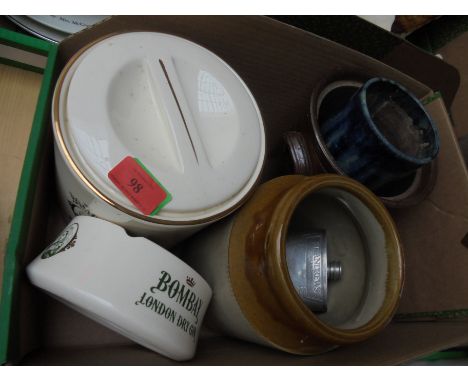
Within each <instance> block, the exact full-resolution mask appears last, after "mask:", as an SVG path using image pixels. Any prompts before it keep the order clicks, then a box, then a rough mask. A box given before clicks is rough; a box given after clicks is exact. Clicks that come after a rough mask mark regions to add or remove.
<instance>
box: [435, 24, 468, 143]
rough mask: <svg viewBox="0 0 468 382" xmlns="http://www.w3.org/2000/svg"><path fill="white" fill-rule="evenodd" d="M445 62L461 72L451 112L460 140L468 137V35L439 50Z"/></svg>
mask: <svg viewBox="0 0 468 382" xmlns="http://www.w3.org/2000/svg"><path fill="white" fill-rule="evenodd" d="M439 53H441V54H442V56H443V57H444V60H446V61H447V62H449V63H450V64H452V65H453V66H455V67H456V68H457V69H458V70H459V72H460V77H461V79H460V87H459V89H458V92H457V96H456V98H455V100H454V101H453V104H452V107H451V111H452V117H453V119H454V123H455V126H454V129H455V134H456V136H457V137H458V138H461V137H463V136H466V135H468V113H467V107H466V105H467V104H468V66H467V65H466V62H467V58H468V33H463V34H461V35H460V36H458V37H457V38H455V39H454V40H453V41H450V42H449V43H448V44H447V45H446V46H444V47H443V48H442V49H440V50H439Z"/></svg>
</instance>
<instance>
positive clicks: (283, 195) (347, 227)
mask: <svg viewBox="0 0 468 382" xmlns="http://www.w3.org/2000/svg"><path fill="white" fill-rule="evenodd" d="M296 227H301V229H304V228H305V229H307V228H311V229H321V230H325V231H326V232H327V240H328V256H329V259H330V260H338V261H340V262H341V264H342V266H343V275H342V279H341V280H340V281H339V282H336V283H333V284H332V285H330V286H329V292H328V310H327V312H325V313H314V312H312V311H311V310H309V308H308V307H307V306H306V305H305V303H304V302H303V301H302V300H301V298H300V296H299V294H298V293H297V292H296V290H295V288H294V286H293V284H292V281H291V277H290V275H289V271H288V265H287V262H286V245H285V243H286V240H287V237H288V234H289V233H290V232H291V231H292V230H294V229H295V228H296ZM183 259H184V260H185V261H187V262H188V263H189V264H190V265H191V266H192V267H194V268H195V269H196V270H197V271H198V272H199V273H200V274H201V275H202V276H203V277H204V278H205V279H206V280H207V281H208V283H209V284H210V285H211V287H212V288H213V291H214V296H213V299H212V302H211V305H210V307H209V309H208V313H207V314H208V316H207V322H208V323H209V324H210V326H211V327H212V328H214V329H218V330H219V331H221V332H222V333H224V334H227V335H231V336H234V337H237V338H241V339H244V340H247V341H250V342H254V343H258V344H261V345H266V346H270V347H274V348H277V349H280V350H283V351H286V352H289V353H294V354H303V355H312V354H317V353H321V352H325V351H328V350H330V349H333V348H335V347H336V346H339V345H345V344H351V343H355V342H359V341H363V340H365V339H366V338H369V337H371V336H373V335H375V334H377V333H378V332H379V331H381V330H382V329H383V328H384V327H385V326H386V325H387V324H388V323H389V321H390V320H391V318H392V316H393V314H394V312H395V310H396V308H397V304H398V301H399V299H400V295H401V289H402V284H403V255H402V248H401V243H400V240H399V237H398V233H397V230H396V227H395V224H394V222H393V220H392V218H391V217H390V215H389V213H388V212H387V210H386V208H385V207H384V205H383V204H382V202H381V201H380V200H379V198H377V197H376V196H375V195H374V194H373V193H372V192H371V191H369V190H368V189H367V188H365V187H364V186H362V185H361V184H359V183H358V182H356V181H353V180H352V179H350V178H347V177H344V176H339V175H331V174H325V175H317V176H312V177H306V176H301V175H291V176H283V177H279V178H276V179H273V180H271V181H269V182H267V183H265V184H263V185H262V186H260V188H259V189H258V190H257V191H256V192H255V193H254V195H253V197H252V198H251V199H250V200H249V201H248V202H247V203H246V205H245V206H244V207H243V208H241V210H240V211H239V212H238V213H236V214H235V215H234V216H231V217H229V218H228V219H225V220H224V221H222V222H220V223H218V224H215V225H214V226H212V227H210V228H208V229H207V230H205V231H203V232H201V233H200V234H198V235H197V236H196V237H195V238H193V239H192V240H191V241H190V242H189V243H188V245H187V247H186V256H185V257H183Z"/></svg>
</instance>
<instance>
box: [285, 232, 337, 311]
mask: <svg viewBox="0 0 468 382" xmlns="http://www.w3.org/2000/svg"><path fill="white" fill-rule="evenodd" d="M286 261H287V264H288V271H289V276H290V277H291V281H292V283H293V285H294V288H295V289H296V291H297V293H298V294H299V296H300V297H301V299H302V301H303V302H304V303H305V304H306V305H307V307H308V308H309V309H310V310H312V311H314V312H326V311H327V294H328V290H327V289H328V281H338V280H340V279H341V274H342V268H341V262H339V261H330V262H329V263H328V262H327V237H326V232H325V231H324V230H315V231H313V232H290V233H289V234H288V238H287V240H286Z"/></svg>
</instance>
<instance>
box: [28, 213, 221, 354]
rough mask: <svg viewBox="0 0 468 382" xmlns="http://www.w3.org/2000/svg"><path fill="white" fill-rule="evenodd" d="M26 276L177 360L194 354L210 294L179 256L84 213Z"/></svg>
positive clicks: (103, 321) (40, 257) (40, 286)
mask: <svg viewBox="0 0 468 382" xmlns="http://www.w3.org/2000/svg"><path fill="white" fill-rule="evenodd" d="M27 274H28V276H29V278H30V280H31V282H32V283H33V284H34V285H36V286H38V287H39V288H41V289H43V290H44V291H45V292H47V293H48V294H50V295H51V296H53V297H54V298H56V299H58V300H60V301H62V302H63V303H65V304H67V305H69V306H70V307H72V308H73V309H75V310H77V311H79V312H81V313H82V314H84V315H86V316H88V317H90V318H92V319H94V320H96V321H97V322H99V323H101V324H103V325H105V326H107V327H108V328H110V329H112V330H114V331H116V332H118V333H120V334H122V335H124V336H126V337H128V338H130V339H132V340H133V341H135V342H137V343H139V344H141V345H143V346H145V347H147V348H149V349H151V350H153V351H156V352H158V353H160V354H162V355H164V356H167V357H169V358H172V359H174V360H177V361H183V360H188V359H190V358H192V357H193V355H194V354H195V350H196V345H197V341H198V336H199V333H200V329H201V324H202V320H203V317H204V314H205V311H206V308H207V307H208V304H209V302H210V299H211V295H212V292H211V288H210V286H209V285H208V284H207V283H206V281H205V280H204V279H203V278H202V277H201V276H200V275H199V274H198V273H197V272H195V271H194V270H193V269H192V268H190V267H189V266H188V265H186V264H185V263H184V262H182V261H181V260H180V259H178V258H177V257H176V256H174V255H172V254H171V253H169V252H168V251H166V250H165V249H163V248H161V247H160V246H158V245H156V244H154V243H152V242H150V241H149V240H147V239H144V238H141V237H130V236H128V235H127V234H126V233H125V231H124V230H123V229H122V228H121V227H118V226H116V225H115V224H112V223H109V222H106V221H104V220H100V219H96V218H92V217H88V216H78V217H76V218H74V219H73V220H72V221H71V223H70V224H69V225H68V226H67V227H66V228H65V229H64V230H63V231H62V233H61V234H60V235H59V236H58V238H57V239H56V240H55V241H54V242H53V243H52V244H50V245H49V246H48V247H47V248H46V249H44V251H43V252H42V253H41V254H40V255H39V256H38V257H37V258H36V259H35V260H34V261H33V262H32V263H31V264H30V265H29V266H28V267H27Z"/></svg>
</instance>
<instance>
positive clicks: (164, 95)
mask: <svg viewBox="0 0 468 382" xmlns="http://www.w3.org/2000/svg"><path fill="white" fill-rule="evenodd" d="M52 117H53V125H54V126H53V131H54V137H55V160H56V168H57V173H58V176H57V178H58V188H59V194H60V199H61V203H62V204H63V206H64V207H65V209H66V211H67V212H68V213H69V215H71V216H73V215H92V216H97V217H100V218H103V219H106V220H109V221H111V222H114V223H117V224H119V225H121V226H123V227H124V228H126V229H127V230H129V232H131V233H134V234H137V235H141V236H145V237H149V238H151V239H153V240H155V241H156V242H158V243H159V244H161V245H163V246H166V247H169V246H172V245H174V244H176V243H177V242H179V241H181V240H182V239H184V238H185V237H187V236H189V235H190V234H192V233H194V232H195V231H197V230H199V229H201V228H202V227H203V226H205V225H207V224H209V223H211V222H214V221H216V220H218V219H220V218H222V217H224V216H226V215H228V214H229V213H231V212H232V211H234V210H235V209H236V208H238V207H239V206H240V205H241V204H242V203H243V202H244V201H245V200H246V199H247V198H248V196H249V194H250V193H251V192H252V190H253V189H254V187H255V186H256V184H257V182H258V179H259V176H260V173H261V170H262V167H263V162H264V156H265V133H264V127H263V121H262V117H261V114H260V111H259V109H258V107H257V104H256V102H255V100H254V98H253V96H252V94H251V93H250V91H249V89H248V88H247V86H246V85H245V83H244V82H243V81H242V79H241V78H240V77H239V76H238V75H237V74H236V73H235V72H234V71H233V70H232V69H231V68H230V67H229V66H228V65H227V64H226V63H225V62H224V61H222V60H221V59H220V58H219V57H217V56H216V55H214V54H213V53H211V52H210V51H208V50H207V49H205V48H203V47H201V46H199V45H196V44H194V43H192V42H190V41H188V40H185V39H182V38H180V37H176V36H172V35H167V34H162V33H155V32H132V33H124V34H118V35H113V36H110V37H106V38H103V39H101V40H99V41H97V42H94V43H92V44H90V45H88V46H86V47H84V48H83V49H81V50H80V51H79V52H77V53H76V54H75V56H73V58H72V59H71V60H70V61H69V62H68V64H67V65H66V67H65V68H64V69H63V71H62V73H61V75H60V77H59V79H58V82H57V86H56V88H55V92H54V99H53V107H52ZM117 170H118V173H116V174H117V175H115V176H114V177H113V176H111V175H112V172H114V173H115V171H117ZM132 171H133V172H132ZM135 171H137V173H138V174H139V176H141V177H146V178H148V179H149V182H150V183H151V184H149V186H150V188H151V187H153V188H155V189H156V191H154V190H153V191H154V192H153V193H150V196H147V195H146V194H145V195H146V196H142V194H140V195H137V194H136V192H138V191H140V189H139V188H138V183H141V182H140V179H141V178H140V177H137V178H135V177H133V176H131V175H129V174H133V173H135ZM142 172H143V173H144V174H146V175H144V174H143V175H142ZM110 173H111V174H110ZM119 177H120V178H119ZM116 182H117V183H116ZM142 184H143V183H142ZM146 185H147V184H146V183H145V184H143V186H144V187H146ZM133 186H135V188H134V187H133ZM122 188H123V189H126V190H122ZM132 190H133V191H132ZM145 190H147V188H145ZM126 192H127V193H126ZM145 192H146V191H145ZM128 193H130V196H128V195H127V194H128ZM158 193H159V194H158ZM161 194H162V195H163V197H164V196H166V198H165V199H164V201H163V202H162V203H161V204H159V207H158V205H157V204H154V203H156V202H157V201H160V199H158V198H159V197H160V196H161ZM148 203H149V207H150V210H146V208H147V207H148V205H147V204H148ZM152 203H153V204H152ZM142 205H144V207H145V208H141V207H142ZM161 206H163V207H162V209H159V208H160V207H161ZM153 207H154V208H155V210H152V209H153ZM156 207H157V208H156Z"/></svg>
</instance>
